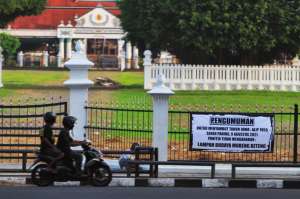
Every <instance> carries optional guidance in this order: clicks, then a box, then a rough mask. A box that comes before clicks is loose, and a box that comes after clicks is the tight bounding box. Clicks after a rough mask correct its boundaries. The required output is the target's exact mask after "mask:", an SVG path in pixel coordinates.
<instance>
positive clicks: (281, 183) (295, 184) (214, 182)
mask: <svg viewBox="0 0 300 199" xmlns="http://www.w3.org/2000/svg"><path fill="white" fill-rule="evenodd" d="M0 182H5V183H7V184H13V183H15V185H22V184H23V185H24V184H31V179H30V178H26V179H25V178H23V179H21V178H16V179H14V178H13V177H7V178H2V179H1V178H0ZM83 185H86V183H84V182H79V181H77V182H55V183H54V186H83ZM0 186H1V183H0ZM109 186H110V187H198V188H258V189H300V180H282V179H224V178H214V179H205V178H203V179H178V178H113V179H112V181H111V183H110V184H109Z"/></svg>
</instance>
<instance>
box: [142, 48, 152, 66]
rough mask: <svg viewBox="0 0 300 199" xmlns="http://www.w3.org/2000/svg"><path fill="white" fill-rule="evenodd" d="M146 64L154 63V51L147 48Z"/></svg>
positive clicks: (145, 53)
mask: <svg viewBox="0 0 300 199" xmlns="http://www.w3.org/2000/svg"><path fill="white" fill-rule="evenodd" d="M144 56H145V57H144V65H151V64H152V53H151V51H150V50H146V51H145V52H144Z"/></svg>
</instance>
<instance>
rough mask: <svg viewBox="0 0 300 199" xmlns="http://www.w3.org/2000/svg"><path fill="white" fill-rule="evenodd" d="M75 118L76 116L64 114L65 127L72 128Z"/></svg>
mask: <svg viewBox="0 0 300 199" xmlns="http://www.w3.org/2000/svg"><path fill="white" fill-rule="evenodd" d="M76 120H77V119H76V117H73V116H65V117H64V119H63V125H64V127H65V128H66V129H73V127H74V124H75V122H76Z"/></svg>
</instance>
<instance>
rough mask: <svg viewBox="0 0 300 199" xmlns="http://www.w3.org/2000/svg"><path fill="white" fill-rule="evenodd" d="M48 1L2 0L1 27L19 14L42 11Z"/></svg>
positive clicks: (0, 9)
mask: <svg viewBox="0 0 300 199" xmlns="http://www.w3.org/2000/svg"><path fill="white" fill-rule="evenodd" d="M46 3H47V0H0V19H1V20H0V28H4V27H5V26H6V25H7V24H8V23H9V22H11V21H13V20H14V19H15V18H16V17H18V16H27V15H37V14H39V13H41V12H42V10H43V9H44V7H45V6H46Z"/></svg>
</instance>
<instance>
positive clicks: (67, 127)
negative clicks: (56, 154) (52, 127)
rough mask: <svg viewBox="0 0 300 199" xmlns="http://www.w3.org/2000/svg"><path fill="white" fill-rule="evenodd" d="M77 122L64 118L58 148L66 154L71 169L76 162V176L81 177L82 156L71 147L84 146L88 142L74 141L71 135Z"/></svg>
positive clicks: (65, 157) (74, 119) (70, 117)
mask: <svg viewBox="0 0 300 199" xmlns="http://www.w3.org/2000/svg"><path fill="white" fill-rule="evenodd" d="M76 120H77V119H76V118H75V117H73V116H65V117H64V118H63V126H64V128H63V129H62V130H61V131H60V133H59V136H58V140H57V145H56V146H57V148H58V149H59V150H61V151H62V152H63V153H64V159H65V160H66V162H67V163H68V164H69V165H70V166H71V167H73V166H72V162H73V160H75V164H76V166H75V170H76V175H78V176H80V175H81V174H82V173H81V162H82V155H81V153H80V152H78V151H73V150H72V149H71V147H72V146H80V145H82V144H85V143H86V141H78V140H74V139H73V138H72V137H71V135H70V131H72V130H73V128H74V125H75V122H76Z"/></svg>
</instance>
